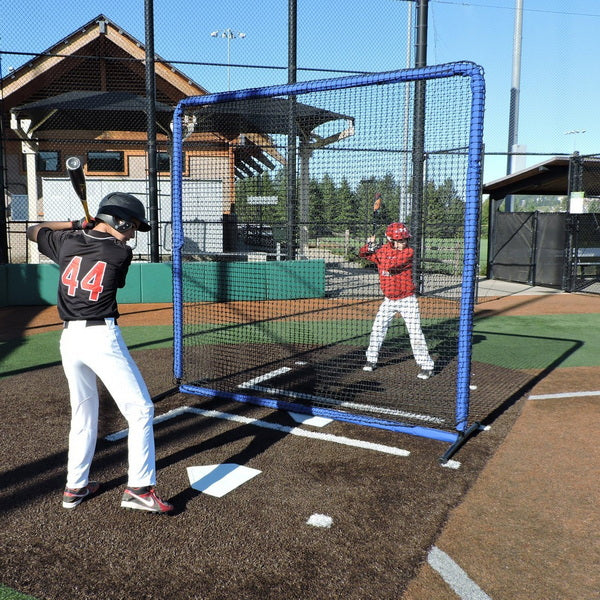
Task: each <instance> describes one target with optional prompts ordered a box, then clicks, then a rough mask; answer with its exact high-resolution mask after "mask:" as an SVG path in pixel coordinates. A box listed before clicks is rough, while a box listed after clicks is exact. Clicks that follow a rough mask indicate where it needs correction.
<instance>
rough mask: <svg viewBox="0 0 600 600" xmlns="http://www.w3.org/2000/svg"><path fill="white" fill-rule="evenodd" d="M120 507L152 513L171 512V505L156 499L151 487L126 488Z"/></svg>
mask: <svg viewBox="0 0 600 600" xmlns="http://www.w3.org/2000/svg"><path fill="white" fill-rule="evenodd" d="M121 506H122V507H123V508H133V509H135V510H146V511H148V512H153V513H168V512H171V511H172V510H173V505H172V504H169V503H168V502H164V501H163V500H161V499H160V498H159V497H158V495H157V494H156V490H155V489H154V486H153V485H148V486H146V487H139V488H135V487H126V488H125V491H124V492H123V498H122V499H121Z"/></svg>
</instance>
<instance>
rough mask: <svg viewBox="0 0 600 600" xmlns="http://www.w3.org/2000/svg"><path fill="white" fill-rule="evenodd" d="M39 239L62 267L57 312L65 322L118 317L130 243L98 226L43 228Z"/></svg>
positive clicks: (47, 253)
mask: <svg viewBox="0 0 600 600" xmlns="http://www.w3.org/2000/svg"><path fill="white" fill-rule="evenodd" d="M132 229H133V228H132ZM37 241H38V246H39V249H40V252H41V253H42V254H45V255H46V256H47V257H48V258H50V259H52V260H53V261H54V262H55V263H57V264H58V266H59V267H60V285H59V287H58V314H59V315H60V318H61V319H62V320H63V321H77V320H82V319H104V318H113V319H116V318H117V317H118V316H119V311H118V306H117V290H118V288H122V287H123V286H124V285H125V278H126V276H127V271H128V269H129V265H130V264H131V257H132V251H131V247H130V246H128V245H127V244H126V243H125V242H124V241H121V240H118V239H116V238H115V237H114V236H112V235H110V233H104V232H102V231H98V230H96V229H91V230H80V231H52V230H50V229H46V228H42V229H40V231H39V233H38V238H37Z"/></svg>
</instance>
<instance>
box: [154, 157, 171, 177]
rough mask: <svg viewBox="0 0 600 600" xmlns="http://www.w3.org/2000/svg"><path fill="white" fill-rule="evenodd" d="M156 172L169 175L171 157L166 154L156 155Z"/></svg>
mask: <svg viewBox="0 0 600 600" xmlns="http://www.w3.org/2000/svg"><path fill="white" fill-rule="evenodd" d="M156 170H157V171H158V172H159V173H169V172H170V171H171V157H170V156H169V153H168V152H157V153H156Z"/></svg>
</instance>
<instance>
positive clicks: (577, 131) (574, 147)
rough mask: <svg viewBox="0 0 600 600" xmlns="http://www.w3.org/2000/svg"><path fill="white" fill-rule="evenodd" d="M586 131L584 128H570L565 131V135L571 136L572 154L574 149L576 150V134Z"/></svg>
mask: <svg viewBox="0 0 600 600" xmlns="http://www.w3.org/2000/svg"><path fill="white" fill-rule="evenodd" d="M586 131H587V130H586V129H570V130H569V131H565V135H572V136H573V154H575V150H577V147H576V146H577V136H578V135H579V134H580V133H585V132H586Z"/></svg>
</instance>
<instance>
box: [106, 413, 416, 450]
mask: <svg viewBox="0 0 600 600" xmlns="http://www.w3.org/2000/svg"><path fill="white" fill-rule="evenodd" d="M184 413H185V414H188V413H192V414H196V415H202V416H204V417H208V418H213V419H225V420H227V421H234V422H236V423H241V424H243V425H254V426H256V427H263V428H264V429H274V430H276V431H281V432H283V433H287V434H290V435H297V436H300V437H305V438H311V439H315V440H322V441H326V442H332V443H335V444H343V445H345V446H352V447H354V448H364V449H366V450H374V451H376V452H382V453H384V454H393V455H395V456H409V455H410V452H409V451H408V450H404V449H403V448H396V447H395V446H385V445H384V444H375V443H373V442H366V441H363V440H354V439H352V438H347V437H344V436H339V435H333V434H331V433H321V432H319V431H308V430H306V429H300V428H299V427H289V426H287V425H280V424H278V423H269V422H268V421H261V420H260V419H250V418H248V417H242V416H240V415H234V414H231V413H224V412H221V411H218V410H204V409H202V408H194V407H192V406H182V407H180V408H176V409H174V410H171V411H169V412H167V413H165V414H164V415H160V416H159V417H156V418H155V419H154V421H153V422H154V423H158V422H161V421H166V420H167V419H173V418H175V417H178V416H179V415H182V414H184ZM127 431H128V430H127V429H123V430H121V431H117V432H116V433H112V434H110V435H107V436H106V437H105V438H104V439H105V440H107V441H109V442H114V441H116V440H120V439H122V438H124V437H126V436H127Z"/></svg>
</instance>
